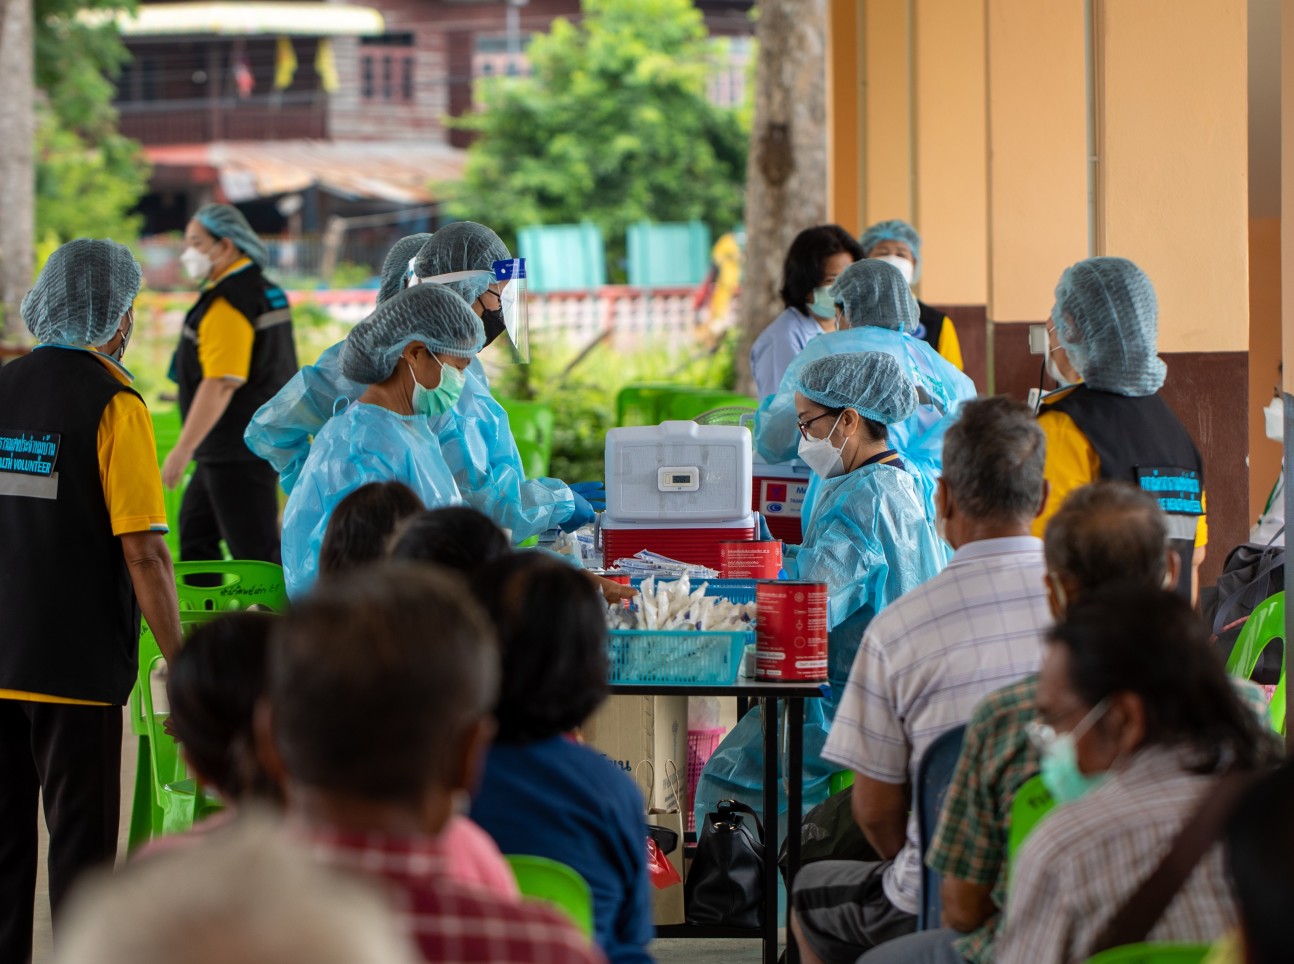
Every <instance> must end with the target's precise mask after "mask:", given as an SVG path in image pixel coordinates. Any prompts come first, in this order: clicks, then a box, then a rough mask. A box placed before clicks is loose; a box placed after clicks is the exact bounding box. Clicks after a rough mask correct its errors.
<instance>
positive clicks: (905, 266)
mask: <svg viewBox="0 0 1294 964" xmlns="http://www.w3.org/2000/svg"><path fill="white" fill-rule="evenodd" d="M872 260H873V261H884V262H885V263H886V264H892V265H894V267H896V268H898V269H899V273H900V274H902V275H903V280H904V281H905V282H907V283H908V284H912V276H913V275H914V274H916V271H917V269H916V266H915V265H913V264H912V262H911V261H909V260H908V259H907V258H905V257H903V255H901V254H882V255H878V256H877V257H875V258H873V259H872Z"/></svg>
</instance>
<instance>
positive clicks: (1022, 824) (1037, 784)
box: [1007, 776, 1056, 865]
mask: <svg viewBox="0 0 1294 964" xmlns="http://www.w3.org/2000/svg"><path fill="white" fill-rule="evenodd" d="M1055 808H1056V801H1055V799H1054V798H1053V797H1052V795H1051V791H1050V790H1048V789H1047V787H1046V786H1045V785H1044V784H1043V782H1042V777H1040V776H1035V777H1031V778H1029V779H1028V780H1025V781H1024V783H1022V784H1020V789H1019V790H1017V791H1016V792H1015V799H1014V800H1012V801H1011V826H1010V829H1009V830H1008V833H1007V854H1008V858H1009V860H1010V862H1011V864H1012V865H1014V863H1015V857H1016V854H1018V853H1019V852H1020V845H1021V844H1023V843H1024V840H1025V838H1026V837H1028V836H1029V834H1031V833H1032V832H1033V828H1034V827H1036V826H1038V824H1039V823H1041V822H1042V818H1043V817H1045V816H1047V814H1049V813H1051V811H1052V810H1054V809H1055Z"/></svg>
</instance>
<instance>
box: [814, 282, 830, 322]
mask: <svg viewBox="0 0 1294 964" xmlns="http://www.w3.org/2000/svg"><path fill="white" fill-rule="evenodd" d="M809 312H810V313H811V314H812V315H813V316H814V317H815V318H817V319H818V320H820V321H831V320H832V319H834V318H835V317H836V302H835V300H834V299H832V297H831V285H822V286H821V287H819V288H814V289H813V300H812V301H811V302H809Z"/></svg>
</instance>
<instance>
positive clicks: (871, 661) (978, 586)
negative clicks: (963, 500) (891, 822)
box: [822, 536, 1052, 914]
mask: <svg viewBox="0 0 1294 964" xmlns="http://www.w3.org/2000/svg"><path fill="white" fill-rule="evenodd" d="M1045 572H1046V565H1045V563H1044V562H1043V556H1042V540H1040V539H1035V538H1033V537H1032V536H1018V537H1012V538H1006V539H984V540H981V541H979V542H972V543H969V544H968V545H964V546H962V547H961V548H960V549H958V550H957V551H956V553H954V554H953V557H952V561H951V562H949V563H948V566H947V568H946V569H944V571H943V572H941V573H940V574H939V575H937V576H935V577H934V578H933V579H931V580H930V581H929V582H926V583H924V584H923V585H921V586H918V587H917V588H916V589H913V590H912V591H911V592H909V593H907V594H906V595H904V596H902V597H900V598H899V599H898V600H897V601H896V602H893V603H891V604H890V605H889V607H888V608H886V609H884V610H882V611H881V613H880V614H878V615H877V617H876V618H875V619H873V620H872V621H871V624H870V625H869V626H868V627H867V631H866V632H865V633H864V634H863V642H862V645H861V646H860V647H859V650H858V655H857V656H855V657H854V665H853V668H852V669H851V670H850V671H849V682H848V683H847V684H846V686H845V692H844V695H843V696H842V697H841V700H840V708H839V709H838V710H837V711H836V717H835V719H834V720H833V721H832V724H831V733H830V734H829V735H828V737H827V744H826V746H825V747H824V748H823V751H822V755H823V756H824V757H825V758H826V759H828V760H830V761H831V762H833V763H837V764H840V765H841V766H844V767H848V768H849V769H851V770H855V771H857V772H858V773H861V774H862V775H863V776H865V777H868V778H869V779H872V780H876V781H879V782H881V783H909V782H910V781H912V780H913V779H914V778H915V777H916V772H917V766H918V764H920V762H921V757H922V755H923V754H924V753H925V751H926V749H927V748H928V747H929V746H930V744H931V743H932V742H933V741H934V740H935V738H936V737H938V736H939V735H940V734H942V733H944V732H945V731H947V730H950V729H952V728H953V727H955V726H959V725H961V724H963V723H965V722H966V721H967V720H969V719H970V716H971V712H972V711H973V710H974V709H975V704H977V703H978V702H979V701H980V700H981V699H982V698H983V697H985V696H987V695H988V694H989V693H991V692H993V691H994V690H996V689H1000V688H1001V687H1003V686H1006V685H1008V684H1009V683H1014V682H1015V681H1016V680H1018V679H1020V678H1021V677H1023V676H1027V675H1028V674H1030V673H1033V672H1036V671H1037V669H1038V662H1039V658H1040V656H1041V653H1042V634H1043V632H1044V631H1045V629H1046V628H1047V627H1048V626H1050V625H1051V623H1052V617H1051V612H1050V611H1049V610H1048V608H1047V597H1046V592H1045V590H1044V588H1043V576H1044V574H1045ZM882 884H883V886H884V889H885V896H886V897H888V898H889V900H890V903H891V904H893V905H894V906H895V907H897V908H898V909H899V910H902V911H906V912H907V913H909V914H915V913H916V912H917V909H918V904H919V895H920V888H921V846H920V840H919V837H918V833H917V818H916V814H915V811H914V812H913V814H912V816H910V817H909V819H908V832H907V840H906V842H905V843H904V845H903V849H902V850H901V851H899V854H898V856H897V857H895V858H894V862H893V863H892V864H891V865H890V866H889V867H887V868H886V870H885V876H884V879H883V881H882Z"/></svg>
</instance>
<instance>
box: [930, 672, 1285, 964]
mask: <svg viewBox="0 0 1294 964" xmlns="http://www.w3.org/2000/svg"><path fill="white" fill-rule="evenodd" d="M1232 685H1233V686H1234V687H1235V689H1236V694H1237V695H1238V696H1239V697H1240V698H1241V702H1243V703H1244V704H1245V705H1246V706H1248V707H1249V709H1250V710H1252V711H1253V713H1254V715H1256V716H1257V717H1258V718H1259V719H1260V720H1261V721H1262V722H1263V723H1264V724H1266V723H1267V721H1268V706H1267V702H1266V699H1265V697H1264V694H1263V692H1262V690H1261V689H1260V688H1259V687H1258V686H1255V685H1254V684H1253V683H1250V682H1249V681H1247V680H1238V679H1233V680H1232ZM1037 688H1038V677H1037V676H1029V677H1026V678H1025V679H1022V680H1020V681H1019V682H1018V683H1012V684H1011V685H1010V686H1006V687H1003V688H1002V689H1000V690H997V691H996V692H994V693H990V694H989V695H988V696H986V697H985V698H984V699H983V700H982V701H981V702H980V704H979V706H977V707H975V712H974V714H973V715H972V716H971V719H970V722H969V723H968V724H967V725H966V739H965V742H964V743H963V744H962V754H961V757H960V759H958V761H957V770H956V772H955V773H954V774H953V779H952V783H951V784H950V785H949V787H948V796H947V797H945V798H944V807H943V811H942V813H940V815H939V825H938V827H937V828H936V829H935V835H934V839H933V840H932V841H931V844H930V850H929V852H928V853H927V854H926V863H927V864H928V865H929V866H930V867H931V868H933V869H934V870H936V871H938V872H939V873H941V874H943V875H944V876H945V877H952V878H954V879H955V880H962V881H966V882H967V883H971V884H979V885H981V886H989V885H992V887H993V890H992V898H993V903H994V904H995V905H996V906H997V907H1005V906H1006V895H1007V869H1008V863H1007V856H1008V855H1007V839H1008V837H1007V835H1008V832H1009V828H1010V826H1011V805H1012V804H1013V803H1014V802H1015V794H1016V791H1017V790H1019V789H1020V787H1021V786H1023V785H1024V783H1025V782H1026V781H1028V780H1029V779H1030V778H1032V777H1034V776H1037V774H1038V769H1039V763H1038V754H1037V751H1035V750H1034V749H1033V746H1032V744H1030V743H1029V738H1028V737H1027V736H1026V735H1025V726H1026V725H1027V724H1028V723H1029V721H1030V720H1033V719H1035V718H1036V716H1037V713H1036V711H1035V709H1034V697H1035V694H1036V691H1037ZM1001 922H1002V915H1001V913H1000V912H995V913H994V914H993V915H992V916H991V917H989V918H988V919H987V920H985V921H984V923H983V924H981V925H980V927H979V928H978V929H977V930H974V931H971V932H970V933H969V934H967V935H966V936H965V937H961V938H958V939H957V940H956V941H955V942H954V944H953V946H954V947H955V948H956V949H957V952H958V953H959V954H961V956H962V957H964V958H965V959H966V960H967V961H969V962H970V964H991V962H992V960H993V941H994V938H995V936H996V934H997V930H998V927H999V925H1000V924H1001Z"/></svg>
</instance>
